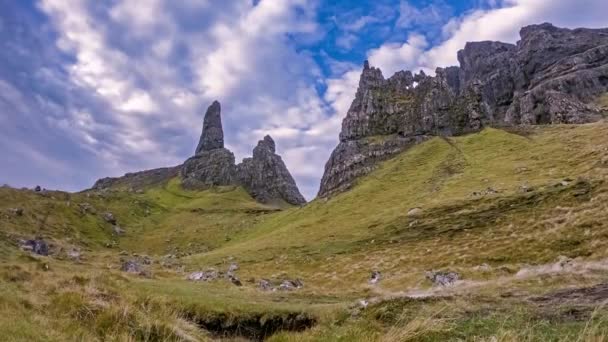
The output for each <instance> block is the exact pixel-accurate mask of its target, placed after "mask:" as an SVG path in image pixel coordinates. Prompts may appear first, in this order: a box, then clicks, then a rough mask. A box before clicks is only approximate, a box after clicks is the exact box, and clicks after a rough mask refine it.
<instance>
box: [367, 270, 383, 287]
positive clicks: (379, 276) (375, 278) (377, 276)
mask: <svg viewBox="0 0 608 342" xmlns="http://www.w3.org/2000/svg"><path fill="white" fill-rule="evenodd" d="M380 279H382V274H381V273H380V271H372V275H371V277H370V278H369V283H370V284H371V285H376V284H378V283H379V282H380Z"/></svg>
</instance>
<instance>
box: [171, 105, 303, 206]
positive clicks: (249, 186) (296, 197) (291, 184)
mask: <svg viewBox="0 0 608 342" xmlns="http://www.w3.org/2000/svg"><path fill="white" fill-rule="evenodd" d="M181 177H182V184H183V186H184V187H186V188H190V189H205V188H208V187H211V186H221V185H239V186H242V187H244V188H245V190H247V192H249V194H250V195H251V196H252V197H253V198H255V199H256V200H258V201H260V202H262V203H278V202H287V203H289V204H293V205H300V204H304V203H306V200H305V199H304V197H303V196H302V195H301V194H300V191H299V190H298V187H297V185H296V182H295V181H294V179H293V177H292V176H291V174H290V173H289V170H287V167H286V166H285V163H283V160H282V159H281V157H280V156H279V155H277V154H276V153H275V143H274V140H272V138H271V137H270V136H266V137H264V139H263V140H261V141H259V142H258V145H257V146H256V147H255V148H254V150H253V157H252V158H245V159H244V160H243V162H242V163H240V164H238V165H236V164H235V159H234V155H233V154H232V152H230V151H229V150H228V149H226V148H225V147H224V133H223V129H222V120H221V106H220V104H219V102H217V101H216V102H214V103H213V104H212V105H211V106H210V107H209V109H208V110H207V113H206V114H205V119H204V122H203V132H202V133H201V138H200V141H199V144H198V146H197V148H196V151H195V155H194V156H193V157H191V158H190V159H188V160H187V161H186V162H185V163H184V165H183V167H182V169H181Z"/></svg>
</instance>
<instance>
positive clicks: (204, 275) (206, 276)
mask: <svg viewBox="0 0 608 342" xmlns="http://www.w3.org/2000/svg"><path fill="white" fill-rule="evenodd" d="M219 277H220V275H219V273H218V272H217V271H216V270H214V269H209V270H207V271H198V272H192V273H190V274H189V275H188V277H187V279H188V280H192V281H212V280H216V279H218V278H219Z"/></svg>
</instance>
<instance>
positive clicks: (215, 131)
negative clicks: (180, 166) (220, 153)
mask: <svg viewBox="0 0 608 342" xmlns="http://www.w3.org/2000/svg"><path fill="white" fill-rule="evenodd" d="M221 111H222V107H221V106H220V103H219V102H217V101H214V102H213V103H212V104H211V106H209V108H208V109H207V113H206V114H205V119H204V121H203V132H202V133H201V138H200V140H199V143H198V146H197V147H196V152H195V154H199V153H201V152H203V151H212V150H216V149H221V148H224V130H223V128H222V116H221Z"/></svg>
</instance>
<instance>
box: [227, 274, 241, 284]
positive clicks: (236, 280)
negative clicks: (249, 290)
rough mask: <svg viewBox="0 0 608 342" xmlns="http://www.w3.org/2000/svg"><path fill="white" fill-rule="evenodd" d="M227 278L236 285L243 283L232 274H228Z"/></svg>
mask: <svg viewBox="0 0 608 342" xmlns="http://www.w3.org/2000/svg"><path fill="white" fill-rule="evenodd" d="M228 279H229V280H230V282H231V283H233V284H234V285H236V286H243V283H241V280H240V279H239V278H238V277H237V276H235V275H234V274H232V275H229V276H228Z"/></svg>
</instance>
